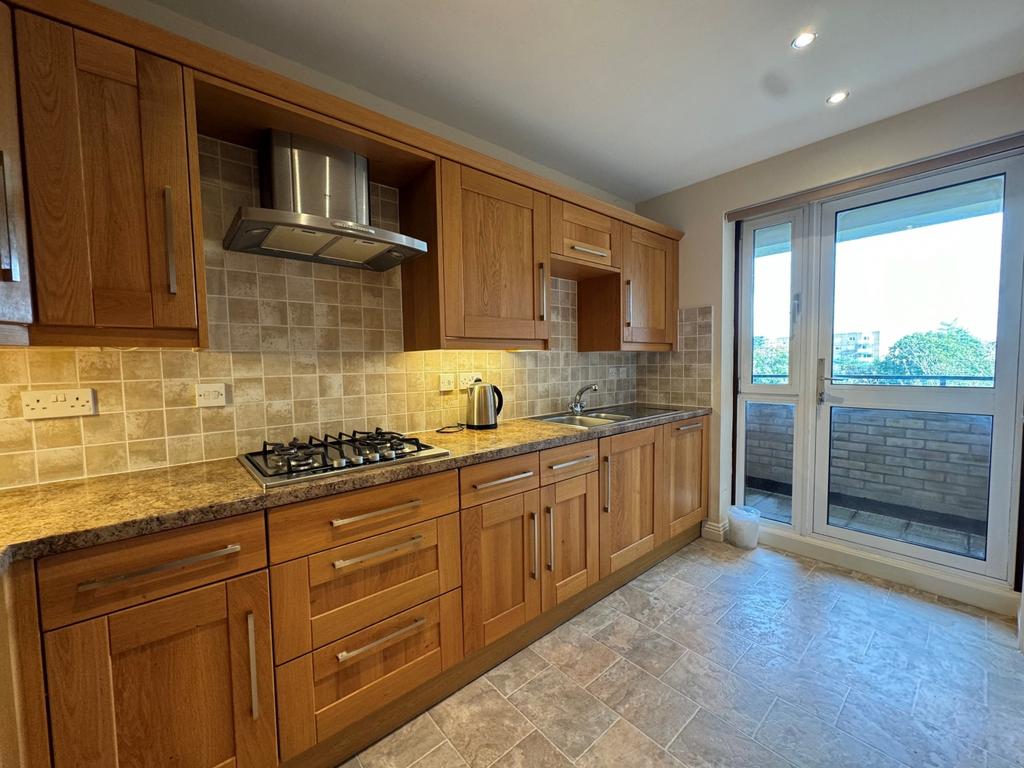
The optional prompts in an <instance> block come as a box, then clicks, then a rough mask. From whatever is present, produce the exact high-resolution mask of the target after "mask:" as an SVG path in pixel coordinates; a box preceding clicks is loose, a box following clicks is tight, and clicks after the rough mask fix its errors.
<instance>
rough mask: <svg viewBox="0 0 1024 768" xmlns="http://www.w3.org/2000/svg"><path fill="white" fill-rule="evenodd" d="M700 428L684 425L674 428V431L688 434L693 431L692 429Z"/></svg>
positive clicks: (698, 425) (698, 426)
mask: <svg viewBox="0 0 1024 768" xmlns="http://www.w3.org/2000/svg"><path fill="white" fill-rule="evenodd" d="M701 426H702V425H701V424H684V425H683V426H681V427H676V431H677V432H689V431H691V430H694V429H700V428H701Z"/></svg>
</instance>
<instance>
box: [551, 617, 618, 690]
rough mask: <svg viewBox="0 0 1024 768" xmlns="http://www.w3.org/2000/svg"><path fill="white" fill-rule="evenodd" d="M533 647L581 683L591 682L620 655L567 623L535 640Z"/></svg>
mask: <svg viewBox="0 0 1024 768" xmlns="http://www.w3.org/2000/svg"><path fill="white" fill-rule="evenodd" d="M531 649H532V650H533V651H534V652H535V653H537V654H538V655H539V656H541V657H542V658H544V659H546V660H547V661H549V662H550V663H552V664H554V665H555V666H556V667H558V668H559V669H560V670H561V671H562V672H564V673H565V674H567V675H568V676H569V677H571V678H572V679H573V680H575V681H576V682H577V683H579V684H580V685H587V684H588V683H590V682H591V681H592V680H593V679H594V678H596V677H597V676H598V675H600V674H601V673H602V672H604V671H605V670H606V669H608V667H610V666H611V665H612V664H614V663H615V662H616V661H617V660H618V658H619V656H618V654H617V653H615V652H614V651H613V650H611V649H610V648H608V646H606V645H603V644H601V643H599V642H598V641H597V640H595V639H594V638H592V637H591V636H590V635H588V634H587V633H586V632H584V631H583V630H581V629H578V628H576V627H574V626H573V625H571V624H563V625H562V626H560V627H558V629H556V630H554V631H553V632H549V633H548V634H547V635H545V636H544V637H542V638H541V639H540V640H538V641H537V642H535V643H534V644H533V645H532V646H531Z"/></svg>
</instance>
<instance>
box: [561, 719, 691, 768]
mask: <svg viewBox="0 0 1024 768" xmlns="http://www.w3.org/2000/svg"><path fill="white" fill-rule="evenodd" d="M576 765H578V766H581V768H624V767H625V766H636V767H637V768H640V767H641V766H643V768H680V765H679V761H677V760H676V759H675V758H674V757H672V756H671V755H670V754H668V753H667V752H665V751H664V750H663V749H662V748H661V747H659V746H658V745H657V744H655V743H654V742H653V741H651V740H650V739H648V738H647V737H646V736H644V735H643V734H642V733H641V732H640V731H638V730H637V729H636V728H634V727H633V726H632V725H630V724H629V723H627V722H625V721H624V720H619V721H618V722H617V723H615V725H613V726H612V727H611V728H609V729H608V731H607V732H606V733H605V734H603V735H602V736H601V738H599V739H598V740H597V741H596V742H595V743H594V745H593V746H592V747H591V748H590V749H588V750H587V752H586V754H584V755H583V756H582V757H581V758H580V759H579V760H577V761H576Z"/></svg>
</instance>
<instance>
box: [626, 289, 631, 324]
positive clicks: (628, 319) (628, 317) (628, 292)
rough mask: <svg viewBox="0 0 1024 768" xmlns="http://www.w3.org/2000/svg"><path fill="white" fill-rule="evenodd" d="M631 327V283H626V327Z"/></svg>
mask: <svg viewBox="0 0 1024 768" xmlns="http://www.w3.org/2000/svg"><path fill="white" fill-rule="evenodd" d="M631 325H633V281H632V280H627V281H626V327H627V328H628V327H630V326H631Z"/></svg>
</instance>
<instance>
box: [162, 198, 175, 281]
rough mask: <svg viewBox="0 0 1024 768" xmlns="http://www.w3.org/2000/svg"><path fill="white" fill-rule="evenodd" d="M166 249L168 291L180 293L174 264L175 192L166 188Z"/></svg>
mask: <svg viewBox="0 0 1024 768" xmlns="http://www.w3.org/2000/svg"><path fill="white" fill-rule="evenodd" d="M164 247H165V248H166V249H167V290H168V292H169V293H170V294H171V295H177V293H178V270H177V268H176V267H175V264H174V192H173V191H172V190H171V188H170V187H164Z"/></svg>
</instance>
